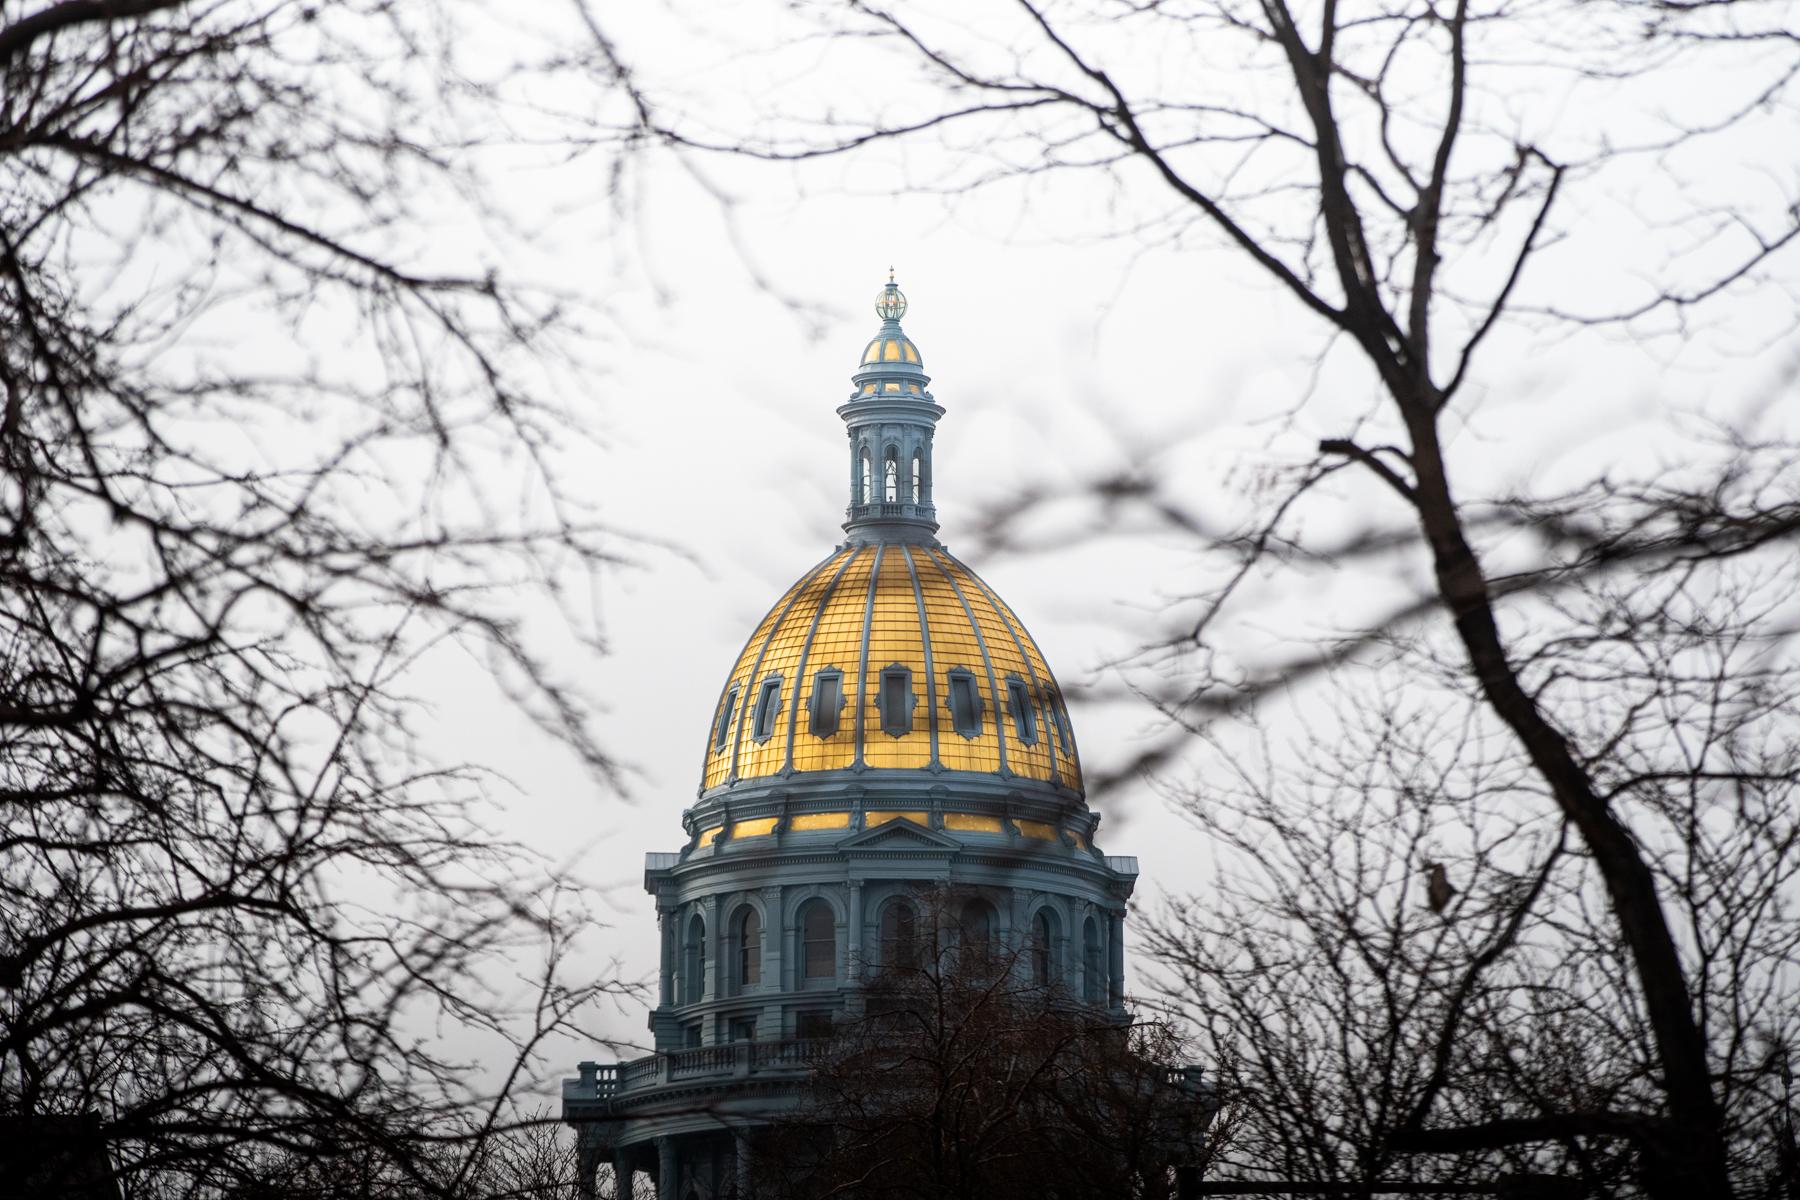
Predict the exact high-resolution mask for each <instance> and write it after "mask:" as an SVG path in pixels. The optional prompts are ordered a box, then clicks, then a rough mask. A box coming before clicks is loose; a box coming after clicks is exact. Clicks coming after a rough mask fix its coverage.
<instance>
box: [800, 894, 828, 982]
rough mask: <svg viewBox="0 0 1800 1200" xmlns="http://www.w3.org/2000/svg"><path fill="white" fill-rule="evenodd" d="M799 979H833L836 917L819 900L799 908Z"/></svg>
mask: <svg viewBox="0 0 1800 1200" xmlns="http://www.w3.org/2000/svg"><path fill="white" fill-rule="evenodd" d="M800 978H801V979H803V980H805V979H835V978H837V918H836V917H835V916H833V915H832V912H831V905H829V904H827V903H825V901H823V900H809V901H807V903H806V907H804V908H802V909H801V910H800Z"/></svg>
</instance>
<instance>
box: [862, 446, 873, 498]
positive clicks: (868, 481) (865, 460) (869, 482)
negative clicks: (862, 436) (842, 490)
mask: <svg viewBox="0 0 1800 1200" xmlns="http://www.w3.org/2000/svg"><path fill="white" fill-rule="evenodd" d="M859 498H860V500H861V502H862V503H864V504H867V503H868V502H869V501H871V500H873V499H874V498H875V473H874V471H873V470H872V469H871V468H870V466H869V452H868V451H867V450H864V451H863V452H862V493H861V495H860V497H859Z"/></svg>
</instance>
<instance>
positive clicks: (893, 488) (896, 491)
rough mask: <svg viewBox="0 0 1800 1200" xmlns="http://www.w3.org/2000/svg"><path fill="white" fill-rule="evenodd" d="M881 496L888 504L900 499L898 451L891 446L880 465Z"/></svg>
mask: <svg viewBox="0 0 1800 1200" xmlns="http://www.w3.org/2000/svg"><path fill="white" fill-rule="evenodd" d="M881 498H882V499H883V500H886V501H887V502H888V503H889V504H892V503H894V502H895V501H897V500H899V499H900V452H899V451H898V450H896V449H894V448H893V447H892V446H889V447H888V450H887V460H886V461H885V462H884V463H882V467H881Z"/></svg>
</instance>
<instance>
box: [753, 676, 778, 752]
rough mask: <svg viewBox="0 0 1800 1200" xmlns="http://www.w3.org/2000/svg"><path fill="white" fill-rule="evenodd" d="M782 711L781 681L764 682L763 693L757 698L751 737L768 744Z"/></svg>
mask: <svg viewBox="0 0 1800 1200" xmlns="http://www.w3.org/2000/svg"><path fill="white" fill-rule="evenodd" d="M780 711H781V680H780V679H779V678H776V679H765V680H763V685H762V691H760V692H758V693H757V696H756V712H755V714H754V717H753V720H752V723H751V726H750V736H751V737H754V738H755V739H756V740H757V741H759V742H766V741H768V740H769V736H770V735H771V734H773V733H774V732H775V716H776V714H777V713H779V712H780Z"/></svg>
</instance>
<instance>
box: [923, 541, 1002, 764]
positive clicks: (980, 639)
mask: <svg viewBox="0 0 1800 1200" xmlns="http://www.w3.org/2000/svg"><path fill="white" fill-rule="evenodd" d="M925 553H926V554H927V555H929V556H930V557H931V561H932V562H933V563H934V564H936V566H937V569H938V570H939V571H941V572H943V575H944V578H945V579H947V580H949V582H950V590H951V591H953V592H955V593H956V598H957V599H958V600H960V601H962V607H963V612H964V613H966V614H967V615H968V618H969V628H971V629H973V630H974V631H975V644H976V646H978V647H980V649H981V665H982V667H983V668H985V669H986V671H987V678H988V694H989V695H990V696H992V697H993V702H994V735H995V736H994V741H995V743H996V744H997V745H998V747H999V750H1000V774H1002V775H1010V774H1012V768H1011V767H1010V766H1008V765H1007V761H1006V727H1005V726H1004V725H1003V724H1002V723H1001V721H1000V714H1001V712H1002V711H1003V710H1002V709H1001V707H1000V684H999V681H998V679H997V678H996V677H995V675H994V658H993V656H992V655H991V654H989V653H988V645H987V638H986V637H985V636H984V635H983V634H982V632H981V622H980V621H978V620H976V618H975V610H974V609H972V608H970V607H969V598H968V597H967V596H965V595H963V590H962V585H961V584H959V583H957V582H956V577H955V576H954V575H952V574H951V573H950V572H949V570H948V569H947V568H946V567H945V566H944V564H943V562H942V560H940V559H939V558H938V552H937V551H936V550H934V549H931V548H929V547H927V548H926V551H925Z"/></svg>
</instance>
